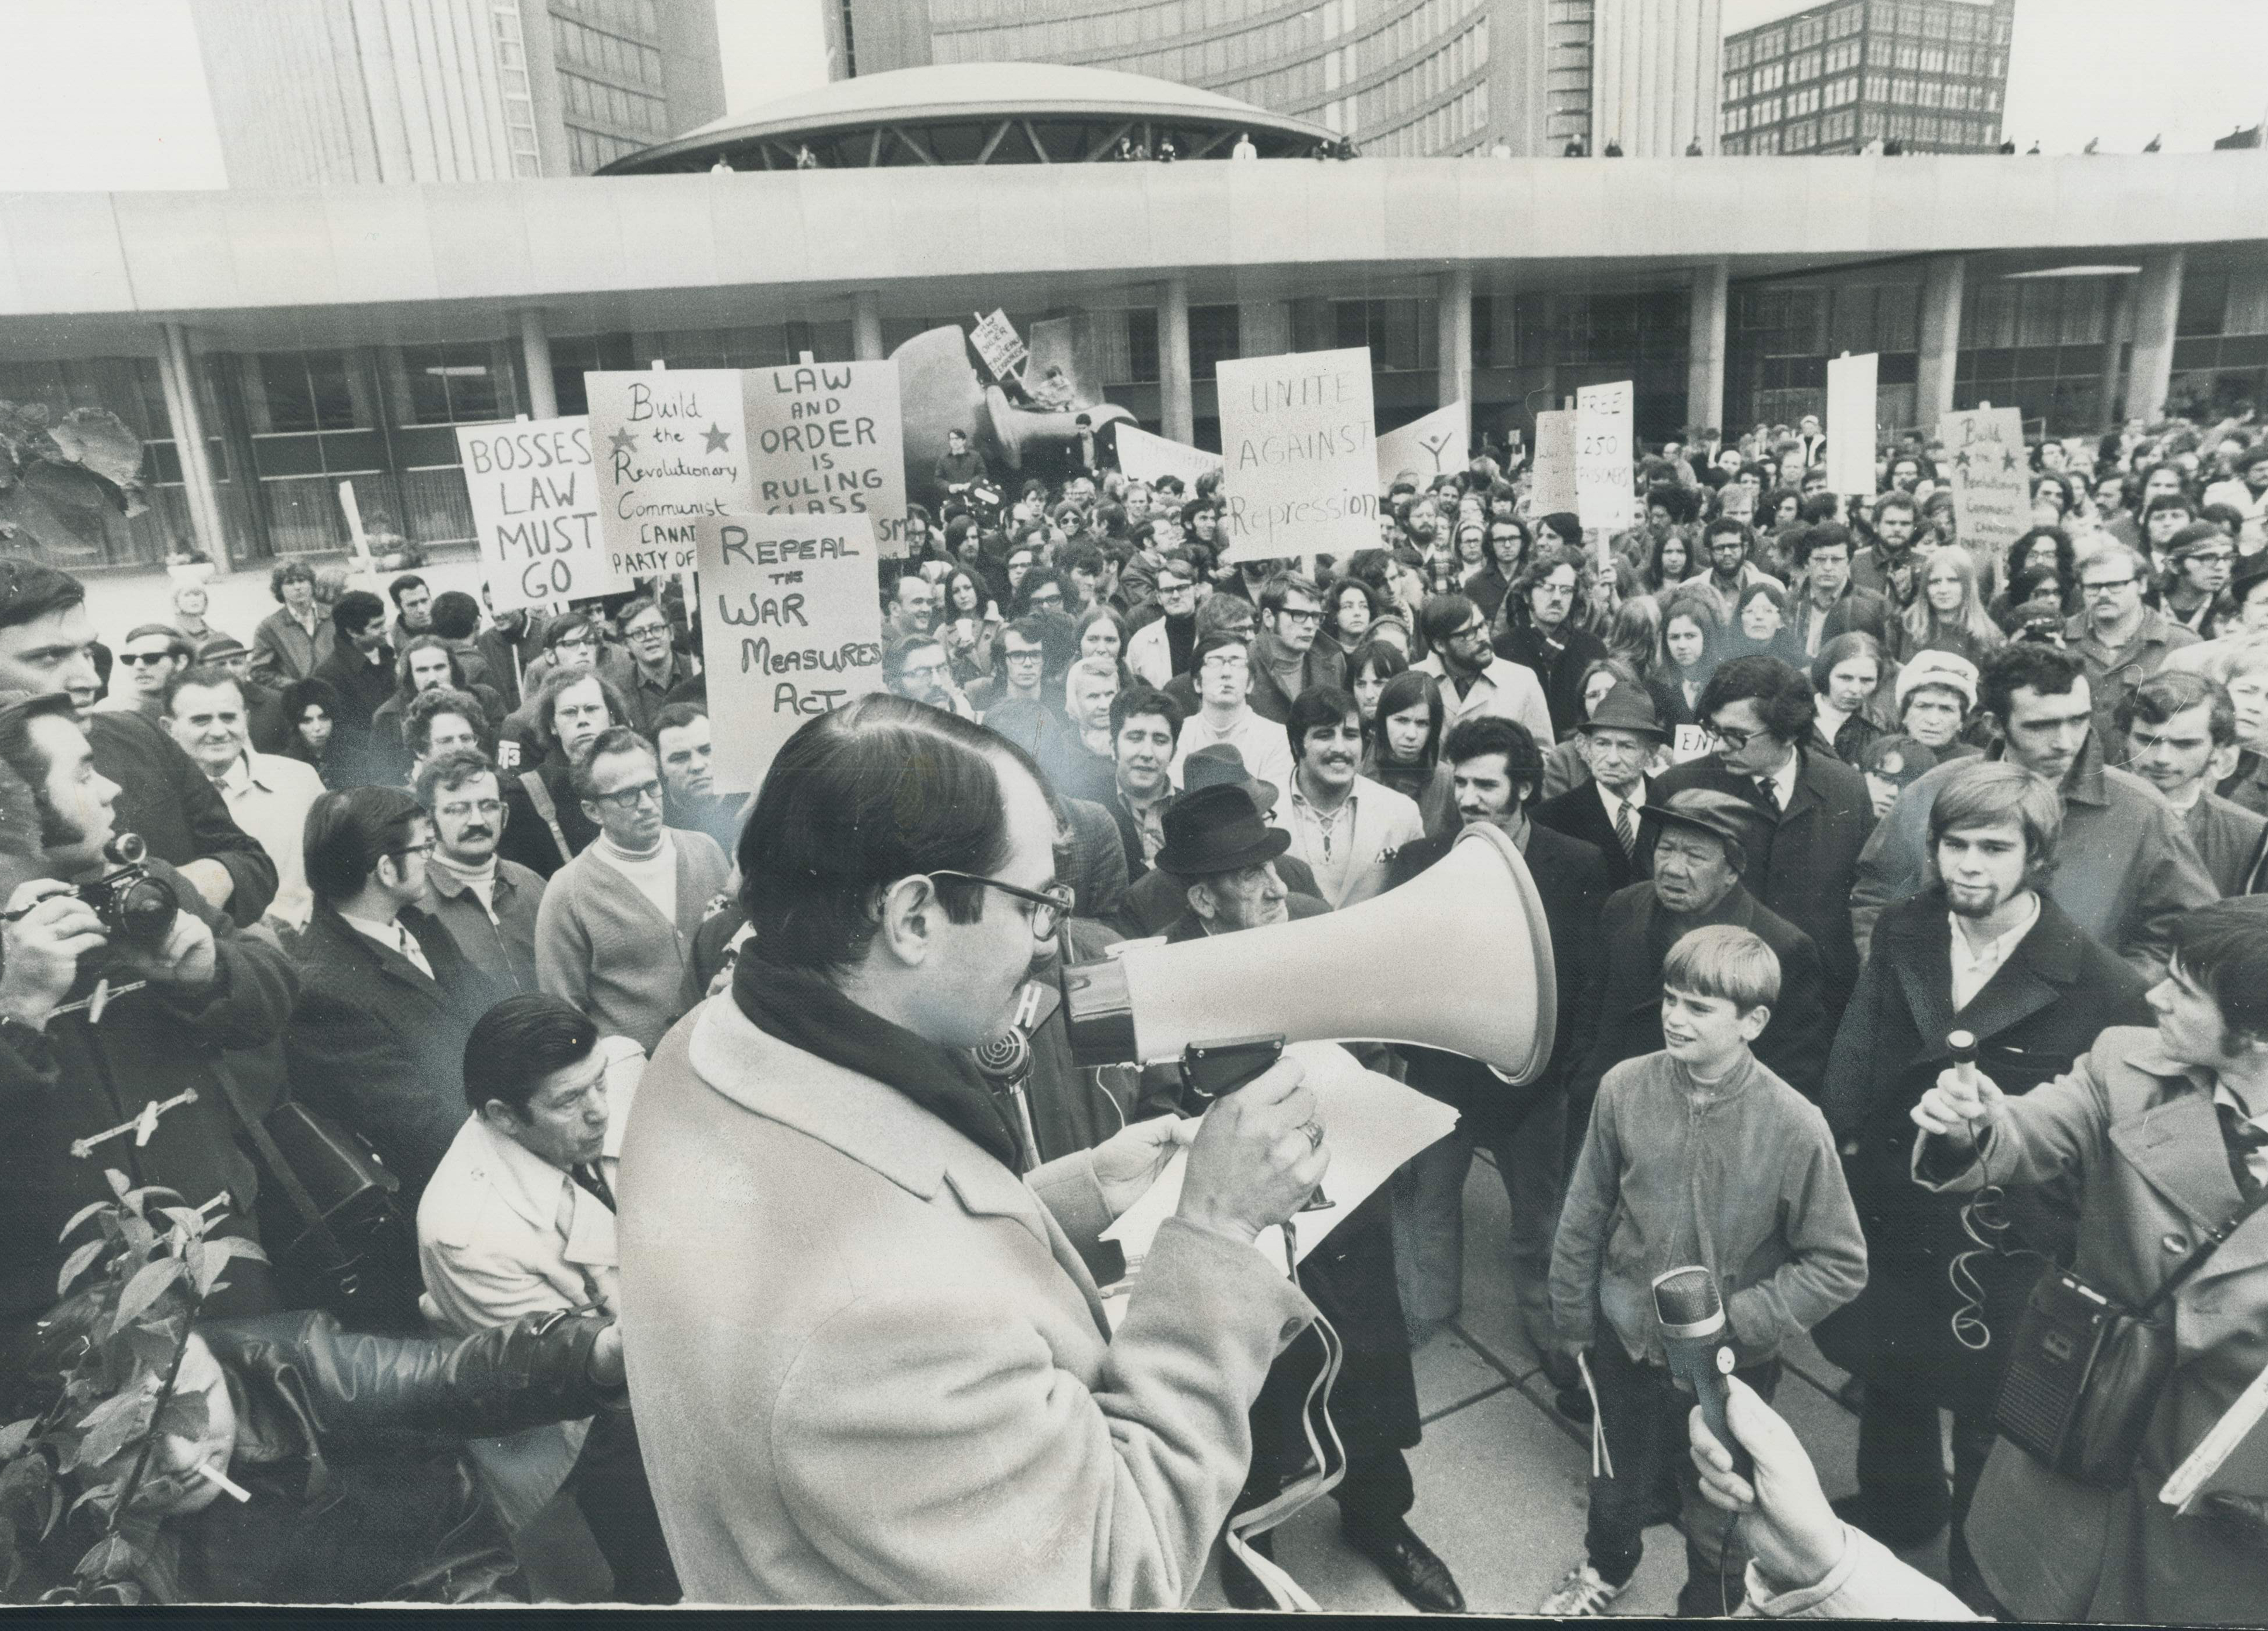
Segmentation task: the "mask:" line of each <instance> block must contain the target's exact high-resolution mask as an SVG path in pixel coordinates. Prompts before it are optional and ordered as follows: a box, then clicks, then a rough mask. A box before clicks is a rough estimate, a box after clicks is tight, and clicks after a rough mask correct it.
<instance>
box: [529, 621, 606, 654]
mask: <svg viewBox="0 0 2268 1631" xmlns="http://www.w3.org/2000/svg"><path fill="white" fill-rule="evenodd" d="M580 630H587V631H589V633H590V635H591V636H592V638H593V639H596V640H603V639H604V638H605V636H602V635H600V632H599V625H598V623H597V622H596V621H594V620H593V619H592V618H591V617H590V616H589V615H588V614H587V613H582V612H570V613H567V614H566V615H565V616H563V617H557V618H554V619H553V620H552V621H550V622H549V623H546V624H545V625H544V626H543V649H544V650H546V651H549V650H551V649H552V648H553V647H555V646H556V645H557V644H558V643H560V642H561V641H562V640H564V639H565V638H566V637H567V636H570V635H571V634H575V633H577V632H578V631H580Z"/></svg>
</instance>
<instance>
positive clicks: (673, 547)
mask: <svg viewBox="0 0 2268 1631" xmlns="http://www.w3.org/2000/svg"><path fill="white" fill-rule="evenodd" d="M583 385H584V389H585V393H586V394H587V395H588V397H589V399H590V406H591V448H592V452H593V457H594V459H595V460H596V465H595V468H596V470H597V473H598V478H599V538H600V543H601V544H602V545H603V547H605V550H606V556H607V560H606V567H607V570H608V571H609V572H612V573H614V574H615V576H616V577H618V578H622V579H628V578H631V577H659V576H661V575H664V574H666V573H670V572H683V571H686V570H689V569H691V567H692V565H693V548H694V537H693V524H694V523H695V522H696V520H698V519H699V518H701V517H703V516H717V515H725V514H729V513H731V512H733V511H745V510H747V508H748V507H749V506H750V504H751V503H753V502H754V496H753V494H752V493H751V491H750V489H749V484H748V481H749V478H748V438H747V424H746V422H745V420H744V417H743V415H742V411H741V407H740V370H739V369H737V368H686V369H655V370H653V371H651V372H647V373H588V374H585V375H584V376H583Z"/></svg>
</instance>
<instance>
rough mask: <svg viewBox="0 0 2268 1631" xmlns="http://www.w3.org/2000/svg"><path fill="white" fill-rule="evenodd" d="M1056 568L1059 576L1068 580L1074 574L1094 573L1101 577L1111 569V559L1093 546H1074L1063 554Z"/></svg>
mask: <svg viewBox="0 0 2268 1631" xmlns="http://www.w3.org/2000/svg"><path fill="white" fill-rule="evenodd" d="M1056 568H1057V576H1059V577H1063V578H1064V579H1066V580H1068V579H1069V577H1071V574H1072V573H1073V572H1092V573H1094V575H1095V576H1096V577H1101V576H1102V575H1103V574H1104V573H1105V572H1107V571H1108V570H1109V569H1110V557H1109V556H1108V555H1105V554H1103V553H1102V551H1101V550H1100V549H1098V548H1096V547H1094V545H1093V544H1073V545H1072V546H1071V547H1070V548H1068V549H1066V550H1064V552H1063V559H1062V560H1060V561H1058V562H1056Z"/></svg>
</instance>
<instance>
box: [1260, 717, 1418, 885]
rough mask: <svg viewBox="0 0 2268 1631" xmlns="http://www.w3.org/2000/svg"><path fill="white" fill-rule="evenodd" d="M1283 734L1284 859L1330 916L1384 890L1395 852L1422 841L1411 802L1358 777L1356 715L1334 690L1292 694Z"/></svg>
mask: <svg viewBox="0 0 2268 1631" xmlns="http://www.w3.org/2000/svg"><path fill="white" fill-rule="evenodd" d="M1284 728H1285V732H1286V733H1287V734H1288V735H1289V736H1290V738H1291V741H1292V761H1293V762H1292V794H1291V799H1290V806H1291V807H1290V811H1289V814H1290V816H1291V819H1290V820H1289V821H1288V822H1287V823H1286V826H1287V827H1288V829H1289V830H1290V832H1291V834H1292V849H1291V853H1292V854H1293V855H1296V856H1299V857H1300V859H1301V860H1302V861H1305V862H1306V863H1307V865H1308V866H1309V867H1310V868H1311V869H1312V870H1313V871H1314V874H1315V882H1316V883H1317V884H1318V885H1321V887H1322V892H1323V899H1324V900H1325V901H1326V902H1328V903H1329V906H1330V907H1331V909H1332V910H1333V911H1337V910H1338V909H1339V908H1340V907H1350V906H1356V905H1359V904H1360V903H1361V902H1363V901H1365V900H1369V899H1370V898H1371V897H1372V896H1373V895H1374V894H1377V893H1380V892H1381V891H1382V890H1383V889H1384V888H1385V887H1386V875H1387V869H1388V867H1389V866H1390V865H1392V864H1393V861H1394V856H1395V852H1396V851H1397V850H1399V849H1401V848H1402V847H1403V845H1405V844H1411V843H1415V842H1417V841H1418V840H1419V839H1421V838H1423V837H1425V818H1424V817H1423V816H1422V815H1420V814H1419V813H1418V801H1417V800H1416V799H1414V798H1411V797H1409V796H1408V795H1406V794H1403V793H1397V792H1395V790H1393V789H1392V788H1390V787H1388V786H1387V785H1385V784H1384V783H1383V782H1373V781H1372V780H1371V779H1370V778H1369V777H1368V776H1366V775H1363V774H1362V773H1361V772H1362V714H1361V711H1360V709H1358V708H1357V707H1356V706H1355V700H1354V698H1353V697H1352V696H1351V695H1350V694H1348V693H1346V692H1345V691H1343V690H1341V689H1340V688H1339V687H1337V686H1335V685H1320V686H1314V687H1309V688H1308V689H1307V690H1305V691H1302V692H1300V694H1299V695H1298V696H1297V697H1295V698H1293V699H1292V707H1291V717H1290V719H1289V720H1288V722H1287V723H1286V724H1285V727H1284Z"/></svg>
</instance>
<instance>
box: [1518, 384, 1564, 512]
mask: <svg viewBox="0 0 2268 1631" xmlns="http://www.w3.org/2000/svg"><path fill="white" fill-rule="evenodd" d="M1528 508H1529V510H1531V511H1534V513H1535V515H1537V516H1538V517H1543V516H1548V515H1565V514H1567V513H1568V512H1569V511H1572V510H1573V509H1574V508H1575V410H1574V409H1573V408H1545V409H1544V410H1543V412H1542V413H1540V414H1538V415H1535V474H1534V477H1533V478H1532V480H1531V481H1530V484H1529V487H1528Z"/></svg>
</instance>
